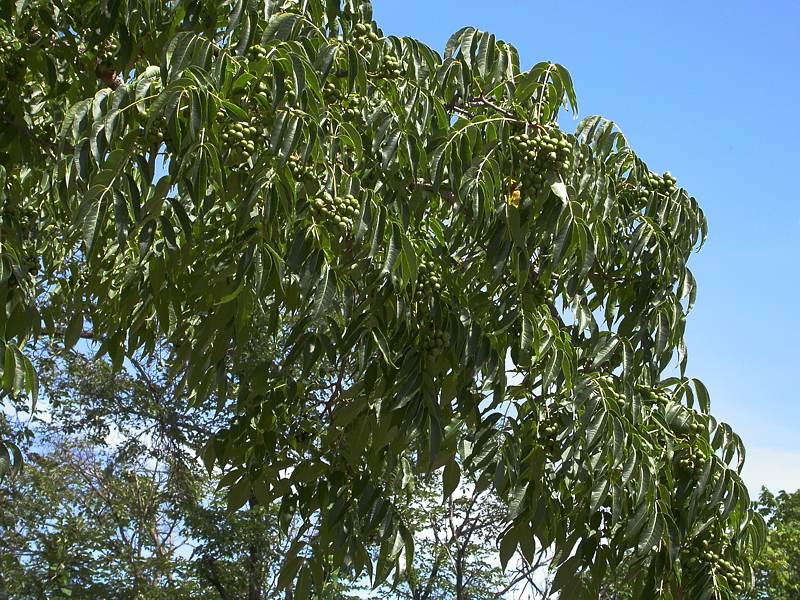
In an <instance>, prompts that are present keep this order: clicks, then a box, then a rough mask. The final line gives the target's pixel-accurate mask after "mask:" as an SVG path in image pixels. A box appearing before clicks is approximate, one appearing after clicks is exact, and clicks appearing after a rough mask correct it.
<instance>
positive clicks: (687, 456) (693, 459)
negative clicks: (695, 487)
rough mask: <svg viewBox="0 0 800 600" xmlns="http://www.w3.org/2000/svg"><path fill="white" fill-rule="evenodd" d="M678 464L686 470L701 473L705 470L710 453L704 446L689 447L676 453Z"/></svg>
mask: <svg viewBox="0 0 800 600" xmlns="http://www.w3.org/2000/svg"><path fill="white" fill-rule="evenodd" d="M676 459H677V460H676V462H677V465H678V466H679V467H681V468H683V469H684V470H685V471H689V472H692V473H696V474H697V473H700V472H701V471H702V470H703V466H704V465H705V462H706V460H708V454H706V452H705V450H703V449H702V448H693V447H691V446H689V447H688V448H686V449H684V450H682V451H681V452H679V453H678V454H676Z"/></svg>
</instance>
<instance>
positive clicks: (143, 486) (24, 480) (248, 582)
mask: <svg viewBox="0 0 800 600" xmlns="http://www.w3.org/2000/svg"><path fill="white" fill-rule="evenodd" d="M36 364H37V367H38V368H39V372H40V374H41V379H42V383H43V387H44V389H46V391H47V396H48V400H49V403H48V405H47V410H46V412H45V413H39V418H34V419H33V420H25V421H20V422H17V423H16V424H14V423H13V422H12V421H11V420H10V419H9V418H8V417H4V418H3V419H2V420H3V423H4V429H5V431H6V435H7V437H10V436H11V435H12V434H14V433H16V434H17V436H16V437H17V439H18V440H20V441H19V445H20V446H23V447H25V446H27V447H28V448H29V451H28V464H27V466H26V468H25V469H23V470H22V471H21V472H20V473H19V474H17V475H16V476H15V477H13V478H10V479H6V480H5V481H4V482H3V483H2V484H0V598H12V599H28V598H30V599H33V598H66V597H70V598H77V599H80V598H85V599H90V598H109V599H120V600H123V599H139V598H141V599H148V600H150V599H154V600H157V599H159V598H164V599H167V598H169V599H172V598H175V599H181V598H186V599H189V598H192V599H194V598H199V599H212V598H219V599H220V600H233V599H237V600H238V599H246V600H261V599H264V600H266V599H267V598H273V597H275V595H276V594H277V592H276V589H275V587H276V583H277V576H278V573H279V570H280V567H281V565H282V558H283V555H284V553H285V552H286V551H287V550H288V547H289V544H290V541H291V538H290V536H288V535H286V534H285V533H283V532H282V531H281V524H280V521H279V513H278V507H277V506H276V505H275V504H266V505H260V504H258V503H257V502H254V503H251V504H250V505H249V506H248V507H246V508H245V509H243V510H240V511H236V512H230V511H229V510H228V508H227V498H226V496H225V495H224V494H221V493H219V492H217V485H218V483H219V474H218V473H214V474H209V473H208V472H207V471H206V469H205V467H204V466H203V465H202V464H201V463H200V462H199V461H198V459H197V453H198V452H199V451H200V450H201V449H202V444H203V443H205V440H206V437H207V435H208V431H209V429H208V428H209V427H210V424H211V423H212V422H213V419H214V414H213V411H212V412H210V413H209V412H206V411H204V410H202V409H201V408H196V409H195V410H193V411H191V412H187V411H186V409H185V404H186V399H185V398H184V397H183V396H181V394H180V393H179V392H178V390H177V389H176V387H175V386H174V385H173V384H172V383H171V382H170V380H169V379H168V378H166V377H165V376H164V372H163V370H159V368H158V366H157V365H156V364H148V363H144V364H143V363H139V362H137V363H136V364H135V365H133V364H132V365H130V369H129V370H126V371H123V372H114V371H113V370H112V369H111V367H110V365H109V364H108V363H106V362H103V361H92V360H89V359H87V358H86V357H85V356H84V355H83V354H81V353H77V352H74V351H72V352H60V351H55V352H54V351H52V349H51V348H48V349H45V350H44V351H42V352H39V353H37V359H36ZM23 429H26V430H27V431H26V435H20V434H21V433H22V431H23ZM337 597H338V596H337V595H336V594H332V593H328V595H327V596H326V598H327V600H333V599H334V598H337Z"/></svg>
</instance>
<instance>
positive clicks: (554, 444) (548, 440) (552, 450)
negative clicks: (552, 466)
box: [538, 415, 560, 455]
mask: <svg viewBox="0 0 800 600" xmlns="http://www.w3.org/2000/svg"><path fill="white" fill-rule="evenodd" d="M559 430H560V427H559V426H558V423H557V422H556V419H555V417H554V415H549V416H545V417H544V419H543V420H542V421H541V422H540V423H539V427H538V434H539V443H540V444H541V446H542V447H543V448H544V449H545V451H546V452H547V453H548V454H550V455H555V454H556V453H557V452H558V449H559V447H558V432H559Z"/></svg>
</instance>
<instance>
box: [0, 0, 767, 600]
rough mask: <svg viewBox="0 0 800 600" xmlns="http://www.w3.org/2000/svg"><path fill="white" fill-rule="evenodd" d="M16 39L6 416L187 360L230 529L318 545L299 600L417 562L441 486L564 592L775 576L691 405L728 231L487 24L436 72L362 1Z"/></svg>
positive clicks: (33, 32) (29, 27)
mask: <svg viewBox="0 0 800 600" xmlns="http://www.w3.org/2000/svg"><path fill="white" fill-rule="evenodd" d="M0 16H2V17H3V19H4V23H5V25H4V27H6V29H4V31H3V34H2V35H3V44H4V46H3V49H4V54H3V58H2V65H3V69H4V70H5V73H6V78H5V79H4V80H2V85H3V86H4V87H3V103H4V104H3V106H2V109H3V110H2V114H3V131H2V135H0V152H2V157H3V167H4V170H3V172H2V173H0V175H2V181H0V183H2V198H0V200H2V203H3V210H4V213H3V215H4V216H3V220H2V223H0V228H2V230H1V231H0V234H2V243H3V244H4V246H3V253H2V270H0V284H1V285H0V288H2V289H0V293H2V294H4V295H5V300H6V302H5V304H4V305H5V307H6V309H5V312H3V315H2V327H0V332H1V333H2V336H1V337H2V340H3V342H4V347H3V355H4V361H3V384H2V385H3V389H4V390H5V392H6V393H7V394H9V397H10V398H17V399H18V401H19V402H23V401H26V400H29V399H30V400H32V399H33V398H35V396H36V379H35V374H34V371H33V368H32V364H31V361H30V360H29V358H28V354H26V353H25V352H28V353H29V350H26V349H29V348H30V344H29V343H30V341H31V339H35V338H37V337H38V338H40V339H52V340H61V341H63V342H64V343H65V344H66V346H67V347H72V346H73V345H74V344H75V343H76V342H77V341H78V340H79V339H80V338H82V337H83V338H91V339H93V340H95V341H96V342H97V344H98V345H99V346H98V350H99V354H100V355H103V356H106V355H107V356H108V357H109V358H110V360H111V363H112V365H113V366H114V368H116V369H120V368H122V367H123V365H126V364H128V363H127V362H126V361H145V362H146V361H153V360H160V361H163V363H164V365H165V367H166V369H167V373H168V375H167V379H168V380H169V381H170V382H175V385H176V386H177V389H178V390H179V391H180V393H179V394H177V396H178V397H181V398H185V399H186V402H187V404H188V405H190V406H198V405H199V406H203V407H207V406H208V405H209V402H211V403H216V404H217V406H218V407H219V409H220V416H219V418H218V419H215V420H214V422H213V426H212V428H213V430H214V432H213V438H212V440H211V441H210V442H209V443H208V445H207V446H206V448H205V451H204V458H205V461H206V464H207V465H208V466H209V467H210V468H212V469H213V468H216V469H220V470H223V471H225V477H224V479H223V480H222V481H223V484H224V486H226V487H227V488H228V489H229V492H228V498H229V507H230V508H232V509H235V508H237V507H243V506H245V505H250V504H251V503H252V502H253V499H254V498H255V501H256V502H258V503H259V504H261V505H263V506H267V505H268V504H270V503H272V502H276V503H277V504H278V506H279V509H278V510H279V514H280V515H284V521H287V519H286V517H285V516H286V515H288V516H291V517H292V519H289V520H290V521H292V522H297V523H298V525H297V528H296V530H295V532H294V533H295V535H294V540H293V542H292V544H291V545H290V547H289V549H288V551H287V552H286V555H285V560H284V562H283V565H282V568H281V576H280V577H279V587H281V588H286V589H293V590H294V593H295V594H296V595H298V596H301V597H302V596H304V595H309V594H312V593H316V594H319V593H320V592H321V591H322V590H323V589H324V587H325V585H326V582H327V581H328V579H329V578H330V576H331V575H332V574H333V573H339V572H341V573H348V574H349V575H351V576H353V577H356V578H357V577H360V576H362V575H366V576H368V577H369V578H370V579H371V580H372V581H373V582H374V583H376V584H380V583H381V582H382V581H384V580H386V578H387V577H389V575H390V574H391V573H392V572H393V571H396V570H397V569H398V568H399V567H400V566H401V565H404V564H405V565H411V564H413V561H411V560H405V557H410V556H411V555H412V552H413V541H414V532H413V531H412V529H411V527H410V525H409V524H408V523H407V522H405V520H404V519H403V517H402V514H401V512H400V508H399V507H400V504H399V499H400V498H402V497H403V496H404V495H405V494H406V493H407V491H408V490H407V489H406V488H405V487H404V486H405V485H406V484H408V483H409V482H410V481H411V479H410V478H409V477H407V476H406V474H407V473H409V472H411V473H418V474H420V473H426V472H430V471H436V470H438V469H442V468H444V470H445V472H446V473H447V475H446V476H445V481H446V482H447V485H446V489H447V490H448V491H453V490H456V489H457V488H458V482H459V480H460V479H461V476H462V475H464V476H465V477H467V479H468V480H474V481H476V482H477V484H476V485H477V487H478V489H479V490H481V491H483V490H484V489H490V488H491V489H493V490H494V493H496V494H497V496H498V497H499V498H501V499H502V500H503V501H504V502H505V503H506V504H507V506H508V507H509V510H508V512H507V513H506V519H507V523H506V526H505V527H504V537H503V539H502V544H503V546H504V547H505V548H507V549H514V548H516V547H521V548H525V547H526V545H528V544H529V541H528V540H529V539H531V538H534V537H535V538H536V539H537V540H538V542H539V543H538V545H539V546H544V547H549V546H553V549H554V560H555V562H556V564H557V565H559V566H558V573H557V575H556V576H555V579H554V582H553V583H554V587H555V588H557V589H562V590H563V594H564V595H565V596H569V597H578V596H579V595H581V594H583V595H586V596H588V597H596V594H597V587H598V586H599V585H600V582H602V581H603V580H604V578H605V577H606V575H607V573H609V572H613V571H615V570H617V569H619V568H625V569H628V572H629V573H630V576H631V578H632V579H633V580H635V581H636V585H635V586H634V593H635V594H636V595H637V596H642V597H650V596H653V595H655V594H661V596H662V597H664V598H679V597H686V596H689V597H706V596H712V597H731V596H732V595H733V594H736V593H737V590H738V589H739V588H741V587H742V586H744V585H746V584H747V582H748V581H749V580H750V579H751V569H750V565H749V560H748V557H749V556H750V555H751V550H752V549H754V548H755V549H757V548H758V546H759V544H760V543H761V542H762V541H763V537H764V530H763V523H762V522H761V520H760V518H759V517H758V515H757V514H756V513H754V512H752V511H751V509H750V500H749V497H748V494H747V490H746V489H745V487H744V485H743V484H742V481H741V479H740V477H739V471H740V469H741V461H742V458H743V451H742V445H741V441H740V440H739V438H738V437H737V436H736V435H735V434H734V433H733V432H732V431H731V429H730V428H729V427H728V426H727V425H725V424H722V423H718V422H717V421H716V420H715V419H714V418H713V417H712V416H711V415H710V413H709V399H708V395H707V392H706V390H705V388H704V387H703V385H702V384H701V383H700V382H699V381H697V380H695V379H691V378H688V377H686V376H685V369H686V360H687V355H686V348H685V346H684V343H683V333H684V329H685V320H686V316H687V313H688V312H689V309H690V308H691V304H692V303H693V301H694V296H695V281H694V277H693V276H692V274H691V271H690V270H689V269H688V268H687V261H688V259H689V256H690V254H691V252H692V251H693V250H695V249H696V248H698V247H699V245H700V244H701V243H702V240H703V238H704V236H705V230H706V224H705V218H704V216H703V213H702V211H701V209H700V208H699V206H698V204H697V202H696V201H695V199H694V198H693V197H691V196H690V195H689V193H688V192H687V191H685V190H683V189H682V188H680V187H679V186H678V185H677V182H676V180H675V178H674V177H673V176H672V175H671V174H669V173H664V174H657V173H654V172H652V171H651V170H650V169H649V168H648V167H647V165H646V163H645V162H644V161H643V160H642V159H641V158H640V157H638V156H637V155H636V154H635V153H634V152H633V150H632V149H631V148H630V147H629V146H628V144H627V141H626V140H625V138H624V137H623V136H622V135H621V134H620V132H619V131H618V130H617V129H616V128H615V126H614V125H613V124H612V123H610V122H608V121H607V120H604V119H602V118H599V117H590V118H588V119H586V120H584V121H583V122H582V123H581V124H580V125H579V126H578V128H577V129H576V131H575V132H572V133H568V132H565V131H563V130H562V129H561V128H560V127H559V126H558V125H557V119H558V115H559V112H560V111H561V109H562V107H563V106H566V107H568V108H569V110H571V111H572V112H573V113H574V112H575V111H576V109H577V100H576V97H575V93H574V90H573V85H572V81H571V79H570V76H569V74H568V72H567V71H566V69H564V67H562V66H560V65H558V64H553V63H539V64H537V65H535V66H534V67H533V68H532V69H531V70H529V71H524V72H523V71H521V70H520V67H519V58H518V55H517V52H516V50H515V49H514V47H513V46H511V45H510V44H508V43H505V42H503V41H501V40H497V39H496V38H495V37H494V36H493V35H491V34H488V33H485V32H481V31H478V30H476V29H474V28H465V29H462V30H460V31H458V32H456V34H454V35H453V36H452V37H451V39H450V40H449V41H448V42H447V45H446V48H445V51H444V53H443V54H441V55H440V54H438V53H436V52H434V51H433V50H431V49H430V48H427V47H426V46H425V45H423V44H421V43H420V42H418V41H417V40H414V39H409V38H396V37H387V36H384V35H383V34H382V32H381V31H380V29H379V28H378V26H377V24H375V23H374V22H373V21H372V14H371V6H370V4H369V3H368V2H365V1H361V0H358V1H356V0H343V1H341V2H339V1H333V2H330V1H325V2H323V1H322V0H302V1H300V2H291V1H288V0H287V1H278V0H265V1H263V2H243V1H235V2H230V3H227V2H207V1H205V0H199V1H198V0H186V1H183V0H181V1H178V2H172V3H156V4H154V3H152V2H151V1H150V0H132V1H130V2H125V3H97V2H95V1H92V0H58V1H57V2H54V3H53V2H49V3H37V2H29V1H22V2H11V0H2V2H0ZM254 338H256V339H254ZM248 348H250V349H251V350H252V349H253V348H255V349H256V350H255V351H250V350H247V349H248ZM259 348H260V350H259ZM674 358H677V360H678V364H679V376H677V377H666V376H665V375H664V373H665V369H666V367H667V366H668V365H669V363H670V361H672V360H673V359H674ZM321 362H323V363H324V364H323V366H322V369H323V370H324V372H323V373H320V364H321ZM315 374H316V376H312V375H315ZM0 455H1V456H0V468H2V469H3V470H5V471H7V470H9V466H10V465H11V464H12V462H13V464H14V465H17V464H19V459H20V456H19V453H18V452H15V451H14V447H13V446H11V445H9V444H5V445H4V446H3V448H2V449H0ZM11 457H13V461H12V460H11ZM376 544H377V546H378V547H379V550H378V554H377V560H374V554H373V549H374V548H375V545H376ZM707 545H712V546H713V547H714V552H713V553H711V554H709V552H708V551H707V550H704V547H706V546H707ZM509 551H510V550H509ZM709 555H710V556H712V558H711V559H709V558H708V556H709ZM715 555H718V556H719V557H721V558H724V559H725V560H726V561H730V562H731V563H735V564H736V565H738V566H739V570H740V571H741V576H740V575H739V571H736V572H734V573H732V574H730V575H729V576H725V577H721V576H719V575H718V571H717V570H716V569H715V568H714V565H715V563H716V561H717V559H714V558H713V556H715ZM576 575H578V576H576ZM579 588H580V589H579Z"/></svg>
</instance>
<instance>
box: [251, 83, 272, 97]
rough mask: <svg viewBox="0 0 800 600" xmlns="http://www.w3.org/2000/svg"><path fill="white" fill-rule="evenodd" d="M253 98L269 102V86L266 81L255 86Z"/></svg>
mask: <svg viewBox="0 0 800 600" xmlns="http://www.w3.org/2000/svg"><path fill="white" fill-rule="evenodd" d="M253 96H254V97H256V98H261V99H262V100H263V101H264V102H269V86H268V85H267V82H266V81H264V80H263V79H261V80H259V81H258V82H257V83H256V84H255V90H254V91H253Z"/></svg>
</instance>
